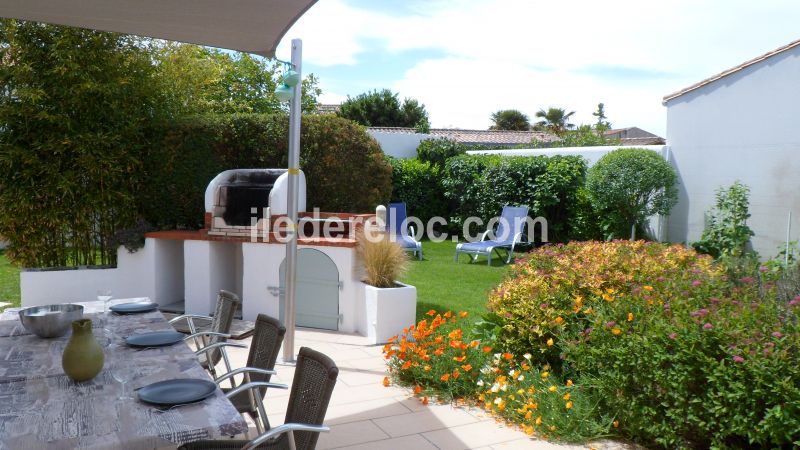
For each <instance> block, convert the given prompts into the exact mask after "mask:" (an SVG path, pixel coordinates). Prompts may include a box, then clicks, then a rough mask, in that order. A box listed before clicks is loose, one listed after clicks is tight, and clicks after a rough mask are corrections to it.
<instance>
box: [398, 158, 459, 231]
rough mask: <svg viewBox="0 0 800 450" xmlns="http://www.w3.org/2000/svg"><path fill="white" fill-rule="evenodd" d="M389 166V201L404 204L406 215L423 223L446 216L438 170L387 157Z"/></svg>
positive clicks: (426, 165) (411, 160)
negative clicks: (390, 197)
mask: <svg viewBox="0 0 800 450" xmlns="http://www.w3.org/2000/svg"><path fill="white" fill-rule="evenodd" d="M389 163H390V164H391V165H392V201H398V202H404V203H405V204H406V209H407V211H408V214H409V216H415V217H418V218H419V219H420V220H421V221H422V223H423V224H425V223H427V222H428V220H429V219H430V218H431V217H435V216H441V217H445V218H446V217H447V216H448V210H449V205H448V203H447V201H446V200H445V198H444V194H443V192H442V184H441V182H442V176H441V173H442V170H441V169H440V168H439V167H438V166H435V165H432V164H430V163H428V162H422V161H420V160H419V159H416V158H408V159H396V158H389Z"/></svg>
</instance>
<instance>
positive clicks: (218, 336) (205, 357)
mask: <svg viewBox="0 0 800 450" xmlns="http://www.w3.org/2000/svg"><path fill="white" fill-rule="evenodd" d="M240 304H241V301H240V300H239V296H237V295H236V294H234V293H233V292H228V291H225V290H220V291H219V295H218V296H217V304H216V307H215V308H214V315H213V316H212V317H209V316H201V315H197V314H184V315H182V316H178V317H176V318H174V319H172V320H170V321H169V323H170V324H174V323H176V322H179V321H181V320H186V321H187V323H188V324H189V332H190V334H189V336H187V337H186V338H185V339H184V341H189V340H192V341H194V344H195V348H196V349H197V351H196V352H195V353H196V354H197V357H198V359H199V360H200V365H201V366H203V368H204V369H206V370H208V372H209V373H211V376H212V377H215V378H216V376H217V372H216V369H215V366H216V365H217V363H219V361H220V359H224V362H225V367H226V368H227V371H228V372H230V371H231V365H230V360H228V355H227V354H226V353H223V352H222V351H220V348H221V347H220V346H214V345H212V344H216V343H220V342H225V341H226V340H227V339H228V338H230V337H231V336H230V334H229V333H230V331H231V324H232V323H233V316H234V314H236V310H237V308H238V307H239V305H240ZM196 320H197V321H200V320H202V321H205V322H206V323H210V324H211V326H210V327H209V329H208V330H207V331H197V324H195V321H196ZM231 345H232V346H238V347H246V346H244V345H241V344H231Z"/></svg>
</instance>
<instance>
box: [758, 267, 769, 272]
mask: <svg viewBox="0 0 800 450" xmlns="http://www.w3.org/2000/svg"><path fill="white" fill-rule="evenodd" d="M758 271H759V272H761V273H765V272H768V271H769V269H768V268H767V266H761V267H759V268H758Z"/></svg>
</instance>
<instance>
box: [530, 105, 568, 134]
mask: <svg viewBox="0 0 800 450" xmlns="http://www.w3.org/2000/svg"><path fill="white" fill-rule="evenodd" d="M573 114H575V111H570V112H567V111H566V110H565V109H563V108H552V107H551V108H547V111H545V110H544V109H540V110H539V111H537V112H536V117H537V118H539V119H542V120H540V121H539V122H537V123H536V127H535V128H536V129H537V130H541V131H545V130H546V131H550V132H552V133H555V134H557V135H561V134H563V133H564V132H565V131H566V130H569V129H571V128H574V127H575V125H573V124H571V123H570V122H569V119H570V117H572V115H573Z"/></svg>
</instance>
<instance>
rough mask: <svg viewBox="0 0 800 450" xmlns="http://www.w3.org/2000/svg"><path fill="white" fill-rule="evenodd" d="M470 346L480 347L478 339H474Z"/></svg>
mask: <svg viewBox="0 0 800 450" xmlns="http://www.w3.org/2000/svg"><path fill="white" fill-rule="evenodd" d="M469 346H470V347H472V348H478V341H472V342H470V343H469Z"/></svg>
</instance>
